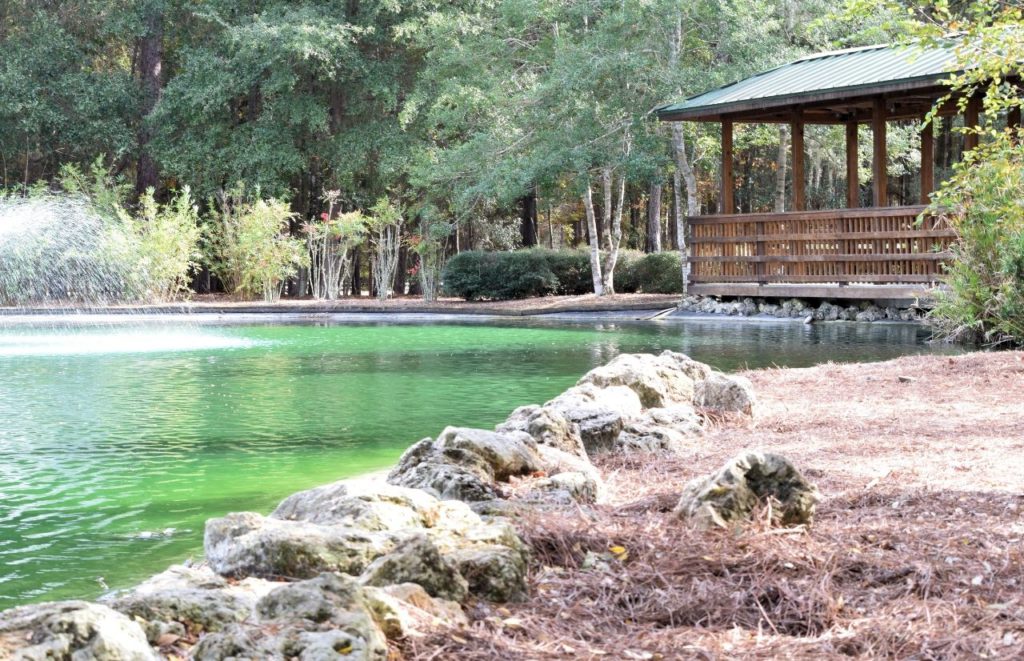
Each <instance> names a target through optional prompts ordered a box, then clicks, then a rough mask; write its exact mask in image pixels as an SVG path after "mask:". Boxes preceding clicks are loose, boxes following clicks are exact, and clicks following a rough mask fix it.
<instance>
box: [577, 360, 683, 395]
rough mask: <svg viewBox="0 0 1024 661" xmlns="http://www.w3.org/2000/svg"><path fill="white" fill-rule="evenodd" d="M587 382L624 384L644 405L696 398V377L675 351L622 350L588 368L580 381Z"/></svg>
mask: <svg viewBox="0 0 1024 661" xmlns="http://www.w3.org/2000/svg"><path fill="white" fill-rule="evenodd" d="M679 356H682V354H679ZM683 358H685V356H683ZM687 360H688V359H687ZM587 383H590V384H593V385H595V386H597V387H599V388H608V387H612V386H625V387H627V388H629V389H630V390H632V391H633V392H635V393H636V394H637V396H638V397H639V398H640V402H641V404H643V406H644V407H645V408H652V407H663V406H669V405H672V404H682V403H690V402H692V401H693V392H694V379H693V378H692V377H691V376H690V374H688V373H687V372H686V371H684V370H683V369H680V360H679V359H677V358H676V356H675V355H669V356H665V355H661V356H654V355H651V354H637V353H624V354H620V355H618V356H616V357H615V358H614V359H613V360H612V361H611V362H609V363H608V364H606V365H602V366H601V367H597V368H594V369H592V370H590V371H589V372H587V373H586V374H585V375H583V377H582V378H581V379H580V380H579V383H578V385H583V384H587Z"/></svg>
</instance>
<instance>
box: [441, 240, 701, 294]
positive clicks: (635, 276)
mask: <svg viewBox="0 0 1024 661" xmlns="http://www.w3.org/2000/svg"><path fill="white" fill-rule="evenodd" d="M591 273H592V272H591V269H590V253H588V252H586V251H582V250H558V251H556V250H545V249H543V248H536V249H532V250H517V251H514V252H483V251H479V250H473V251H469V252H463V253H459V254H458V255H456V256H455V257H453V258H452V259H451V260H450V261H449V262H448V264H447V266H445V269H444V272H443V274H442V278H443V280H444V291H445V293H446V294H448V295H451V296H458V297H460V298H464V299H466V300H468V301H472V300H480V299H491V300H496V301H497V300H507V299H513V298H529V297H531V296H546V295H548V294H564V295H567V296H579V295H582V294H589V293H591V292H593V291H594V281H593V278H592V277H591ZM615 291H617V292H622V293H633V292H637V291H641V292H644V293H652V294H676V293H680V292H682V278H681V276H680V268H679V254H678V253H674V252H673V253H667V252H666V253H655V254H651V255H644V254H643V253H639V252H636V251H630V250H624V251H622V252H620V253H619V262H618V264H617V265H616V268H615Z"/></svg>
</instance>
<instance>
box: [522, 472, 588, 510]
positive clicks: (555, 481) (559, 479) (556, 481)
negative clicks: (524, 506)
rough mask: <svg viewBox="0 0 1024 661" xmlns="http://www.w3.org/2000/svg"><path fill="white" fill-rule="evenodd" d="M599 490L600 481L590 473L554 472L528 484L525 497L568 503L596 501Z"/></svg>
mask: <svg viewBox="0 0 1024 661" xmlns="http://www.w3.org/2000/svg"><path fill="white" fill-rule="evenodd" d="M600 492H601V487H600V483H599V482H598V481H597V480H595V479H594V478H593V477H592V476H591V475H588V474H587V473H583V472H578V471H568V472H564V473H556V474H554V475H551V476H549V477H542V478H540V479H538V480H535V481H534V482H533V483H532V484H530V490H529V492H528V493H527V494H526V496H525V498H526V499H527V500H530V499H539V500H542V501H547V502H553V503H559V504H564V505H570V504H572V503H585V504H591V503H596V502H597V500H598V497H599V495H600Z"/></svg>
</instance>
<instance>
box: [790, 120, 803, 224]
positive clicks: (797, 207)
mask: <svg viewBox="0 0 1024 661" xmlns="http://www.w3.org/2000/svg"><path fill="white" fill-rule="evenodd" d="M790 133H791V134H792V140H791V141H790V146H791V148H792V150H793V157H792V159H791V160H792V161H793V211H804V210H805V209H806V207H807V203H806V201H805V200H804V197H805V193H806V191H805V189H804V186H805V185H806V181H805V176H804V118H803V114H802V113H801V112H800V111H799V110H797V111H795V112H794V113H793V119H792V122H791V124H790Z"/></svg>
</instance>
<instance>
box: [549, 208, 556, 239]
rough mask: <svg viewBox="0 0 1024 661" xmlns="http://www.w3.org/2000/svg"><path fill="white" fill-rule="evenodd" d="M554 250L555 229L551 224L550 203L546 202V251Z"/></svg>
mask: <svg viewBox="0 0 1024 661" xmlns="http://www.w3.org/2000/svg"><path fill="white" fill-rule="evenodd" d="M554 249H555V228H554V226H553V225H552V224H551V202H548V250H554Z"/></svg>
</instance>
